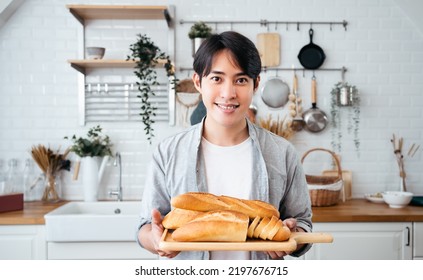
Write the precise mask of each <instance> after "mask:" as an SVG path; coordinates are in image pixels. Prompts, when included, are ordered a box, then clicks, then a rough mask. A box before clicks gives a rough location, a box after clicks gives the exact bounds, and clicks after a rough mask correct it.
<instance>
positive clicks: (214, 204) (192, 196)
mask: <svg viewBox="0 0 423 280" xmlns="http://www.w3.org/2000/svg"><path fill="white" fill-rule="evenodd" d="M171 205H172V206H173V207H174V208H182V209H187V210H195V211H202V212H208V211H217V210H233V211H239V212H242V213H245V214H247V215H248V216H249V217H250V219H254V218H255V217H257V216H259V217H261V218H264V217H267V218H269V219H270V218H272V216H276V217H277V218H279V216H280V215H279V211H278V209H276V208H275V207H274V206H273V205H272V204H270V203H267V202H264V201H260V200H247V199H238V198H235V197H230V196H217V195H214V194H211V193H205V192H188V193H184V194H180V195H178V196H175V197H173V198H172V199H171Z"/></svg>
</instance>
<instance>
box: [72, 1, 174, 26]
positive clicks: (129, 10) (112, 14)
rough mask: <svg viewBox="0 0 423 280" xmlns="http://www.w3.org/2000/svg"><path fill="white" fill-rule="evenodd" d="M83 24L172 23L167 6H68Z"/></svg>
mask: <svg viewBox="0 0 423 280" xmlns="http://www.w3.org/2000/svg"><path fill="white" fill-rule="evenodd" d="M66 7H67V8H68V9H69V11H70V12H71V14H72V15H74V16H75V17H76V18H77V19H78V20H79V21H80V22H81V23H83V22H84V20H85V19H165V20H166V21H167V24H168V25H169V26H170V23H171V21H172V19H171V17H170V14H169V10H168V8H167V7H166V6H126V5H66Z"/></svg>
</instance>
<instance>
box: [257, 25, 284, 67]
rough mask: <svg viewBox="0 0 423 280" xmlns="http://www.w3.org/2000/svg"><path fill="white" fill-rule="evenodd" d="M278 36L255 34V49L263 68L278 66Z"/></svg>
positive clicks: (273, 34) (275, 34)
mask: <svg viewBox="0 0 423 280" xmlns="http://www.w3.org/2000/svg"><path fill="white" fill-rule="evenodd" d="M280 41H281V40H280V35H279V33H270V32H268V33H259V34H257V49H258V51H259V54H260V58H261V64H262V66H263V67H272V66H279V64H280V52H281V48H280Z"/></svg>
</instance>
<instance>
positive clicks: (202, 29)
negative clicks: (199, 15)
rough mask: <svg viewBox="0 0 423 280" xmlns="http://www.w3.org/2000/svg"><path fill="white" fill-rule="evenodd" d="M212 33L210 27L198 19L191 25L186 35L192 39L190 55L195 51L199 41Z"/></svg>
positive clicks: (199, 43)
mask: <svg viewBox="0 0 423 280" xmlns="http://www.w3.org/2000/svg"><path fill="white" fill-rule="evenodd" d="M211 35H212V29H211V27H210V26H208V25H207V24H206V23H205V22H203V21H198V22H196V23H194V25H193V26H191V29H190V31H189V32H188V37H189V38H190V39H191V40H192V55H193V56H194V54H195V53H196V52H197V50H198V48H199V47H200V45H201V43H202V42H203V41H204V40H205V39H206V38H208V37H210V36H211Z"/></svg>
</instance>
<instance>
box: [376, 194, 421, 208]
mask: <svg viewBox="0 0 423 280" xmlns="http://www.w3.org/2000/svg"><path fill="white" fill-rule="evenodd" d="M382 196H383V200H384V201H385V202H386V203H387V204H389V207H391V208H403V207H405V206H407V205H408V204H409V203H410V201H411V199H412V198H413V194H412V193H411V192H400V191H387V192H384V193H382Z"/></svg>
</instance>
